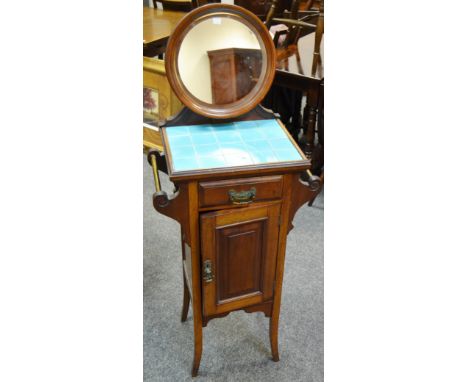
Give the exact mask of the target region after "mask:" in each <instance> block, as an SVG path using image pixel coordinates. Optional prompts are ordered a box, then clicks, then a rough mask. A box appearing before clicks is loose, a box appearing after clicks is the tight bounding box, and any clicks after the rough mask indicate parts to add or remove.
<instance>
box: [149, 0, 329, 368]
mask: <svg viewBox="0 0 468 382" xmlns="http://www.w3.org/2000/svg"><path fill="white" fill-rule="evenodd" d="M226 15H227V16H226ZM216 17H218V18H219V17H221V18H222V17H226V18H229V19H230V20H231V21H232V20H234V21H237V22H238V23H239V24H241V23H242V25H244V26H243V27H242V28H244V27H245V26H247V27H248V28H250V29H251V30H252V32H253V33H254V34H255V36H256V38H257V39H258V41H259V47H260V48H261V49H262V52H263V57H262V62H263V67H262V74H261V75H260V78H259V80H258V81H256V82H255V83H254V85H252V86H254V87H253V89H252V91H251V92H250V93H249V94H248V95H246V96H245V97H243V98H242V99H240V100H237V101H235V102H233V103H230V104H223V105H216V104H213V103H210V102H207V101H206V100H201V99H200V98H199V97H197V96H196V95H194V94H193V93H196V92H197V91H196V90H193V89H191V87H190V84H189V83H186V81H187V80H185V82H184V79H183V74H181V70H182V69H181V68H179V67H178V65H179V64H178V59H177V58H178V54H179V50H181V49H182V48H181V46H182V47H183V42H184V39H185V37H186V35H187V34H189V33H191V31H192V30H194V29H195V27H196V26H197V25H199V26H200V27H202V26H203V27H204V25H202V22H203V20H205V22H207V20H208V21H209V20H210V18H216ZM200 20H202V21H200ZM222 21H223V22H224V19H222ZM206 27H207V28H208V27H210V28H211V27H212V25H211V24H210V25H209V26H208V24H207V26H206ZM195 32H196V31H194V32H193V33H195ZM233 33H234V32H233ZM209 48H210V47H207V51H209V50H210V49H209ZM227 48H231V46H229V47H227ZM242 48H243V47H242ZM274 55H275V52H274V46H273V43H272V41H271V38H270V36H269V34H268V31H267V30H266V28H265V27H264V26H263V24H262V23H261V22H260V21H259V20H258V19H257V18H256V16H254V15H253V14H252V13H250V12H248V11H246V10H245V9H243V8H240V7H236V6H230V5H227V4H211V5H207V6H203V7H200V8H197V9H195V10H194V11H192V12H190V13H189V14H188V15H187V16H186V17H185V18H184V19H182V20H181V22H180V23H179V25H178V26H177V27H176V29H175V31H174V33H173V35H172V37H171V38H170V40H169V43H168V48H167V53H166V73H167V76H168V80H169V83H170V84H171V87H172V89H173V90H174V92H175V94H176V95H177V96H178V97H179V99H180V100H181V101H182V103H184V104H185V106H186V107H185V108H183V109H182V111H181V112H180V113H179V114H177V115H176V116H175V117H174V118H172V119H169V120H168V121H166V122H165V123H163V124H161V126H160V129H161V134H162V139H163V145H164V153H161V152H159V151H156V150H152V151H150V152H149V153H148V161H149V162H150V164H151V165H152V167H153V173H154V178H155V186H156V192H155V193H154V195H153V205H154V208H155V209H156V210H157V211H158V212H160V213H161V214H163V215H166V216H168V217H170V218H172V219H174V220H176V221H178V222H179V223H180V226H181V243H182V245H181V246H182V263H183V282H184V298H183V304H182V315H181V316H182V317H181V320H182V322H184V321H186V319H187V312H188V308H189V304H190V302H191V303H192V311H193V324H194V342H195V343H194V357H193V365H192V376H194V377H195V376H196V375H197V373H198V369H199V365H200V360H201V356H202V328H203V327H206V326H207V324H208V322H209V321H210V320H212V319H213V318H219V317H223V316H226V315H227V314H229V313H230V312H232V311H236V310H244V311H245V312H248V313H251V312H263V313H264V314H265V316H266V317H269V320H270V343H271V351H272V358H273V360H274V361H279V353H278V324H279V315H280V306H281V288H282V284H283V271H284V260H285V250H286V238H287V235H288V233H289V231H290V230H291V229H292V228H293V225H292V221H293V219H294V215H295V213H296V211H297V210H298V209H299V207H301V206H302V205H303V204H304V203H306V202H307V201H309V200H311V199H312V198H313V197H314V196H316V194H317V193H318V192H319V191H320V188H321V183H320V180H319V178H317V177H314V176H312V174H310V171H308V169H309V168H310V161H309V160H308V159H307V158H306V157H305V155H304V154H303V153H302V151H301V150H300V149H299V147H298V146H297V145H296V143H295V142H294V141H293V139H292V138H291V137H290V135H289V133H288V132H287V130H286V129H285V128H284V126H283V125H282V124H281V122H280V121H279V119H278V118H277V116H276V115H275V114H273V113H272V112H271V111H268V110H266V109H264V108H262V107H261V106H260V105H258V103H259V102H260V101H261V99H262V98H263V97H264V95H265V94H266V92H267V91H268V89H269V87H270V85H271V82H272V80H273V76H274V71H275V56H274ZM206 62H208V61H206ZM208 65H209V64H208ZM207 70H209V68H207ZM206 86H207V87H210V86H211V83H210V82H208V83H206ZM189 89H191V90H189ZM200 94H201V93H200ZM158 168H159V170H161V171H164V172H167V174H168V175H169V179H170V180H171V181H172V182H173V183H174V184H175V186H176V189H175V191H174V193H173V194H171V195H168V194H167V193H166V192H164V191H162V190H161V186H160V182H159V176H158Z"/></svg>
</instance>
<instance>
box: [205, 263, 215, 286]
mask: <svg viewBox="0 0 468 382" xmlns="http://www.w3.org/2000/svg"><path fill="white" fill-rule="evenodd" d="M213 277H214V274H213V270H212V269H211V261H210V260H205V261H204V262H203V280H204V281H205V282H206V283H210V282H212V281H213Z"/></svg>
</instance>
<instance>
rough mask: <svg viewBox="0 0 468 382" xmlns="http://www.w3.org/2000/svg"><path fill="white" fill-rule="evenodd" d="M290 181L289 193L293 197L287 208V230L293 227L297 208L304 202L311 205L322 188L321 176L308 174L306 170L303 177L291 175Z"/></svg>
mask: <svg viewBox="0 0 468 382" xmlns="http://www.w3.org/2000/svg"><path fill="white" fill-rule="evenodd" d="M304 177H306V179H304ZM301 178H302V179H301ZM304 180H305V181H306V182H307V185H306V184H304ZM292 183H293V184H292V188H291V195H294V197H293V198H292V201H291V208H290V210H289V211H290V212H289V229H288V232H289V231H291V230H292V229H293V228H294V226H293V224H292V221H293V219H294V216H295V215H296V212H297V210H298V209H299V208H300V207H301V206H302V205H303V204H304V203H306V202H309V206H311V205H312V202H313V201H314V199H315V198H316V197H317V195H318V194H319V193H320V191H321V190H322V187H323V176H322V177H318V176H315V175H312V174H310V172H309V171H308V172H307V173H306V175H305V176H303V177H301V176H300V175H299V174H298V175H295V176H294V177H293V182H292Z"/></svg>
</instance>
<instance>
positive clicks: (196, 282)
mask: <svg viewBox="0 0 468 382" xmlns="http://www.w3.org/2000/svg"><path fill="white" fill-rule="evenodd" d="M188 194H189V200H190V201H191V202H190V203H189V206H188V212H189V222H188V224H189V225H190V230H189V232H190V243H191V245H190V250H191V255H192V256H191V257H192V313H193V334H194V336H193V338H194V350H193V364H192V377H196V376H197V374H198V368H199V367H200V361H201V356H202V350H203V333H202V325H203V322H202V292H201V268H200V262H201V255H200V236H199V232H200V231H199V218H198V203H196V202H194V201H197V200H198V185H197V183H196V182H190V183H189V184H188Z"/></svg>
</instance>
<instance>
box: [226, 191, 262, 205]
mask: <svg viewBox="0 0 468 382" xmlns="http://www.w3.org/2000/svg"><path fill="white" fill-rule="evenodd" d="M228 194H229V199H230V200H231V202H232V203H234V204H247V203H252V201H253V200H254V199H255V195H256V194H257V190H256V189H255V187H252V188H251V189H250V190H248V191H239V192H237V191H235V190H230V191H229V192H228Z"/></svg>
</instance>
